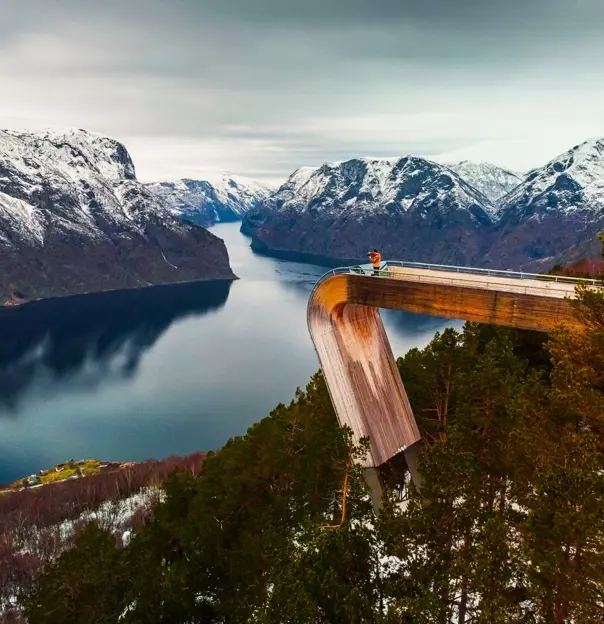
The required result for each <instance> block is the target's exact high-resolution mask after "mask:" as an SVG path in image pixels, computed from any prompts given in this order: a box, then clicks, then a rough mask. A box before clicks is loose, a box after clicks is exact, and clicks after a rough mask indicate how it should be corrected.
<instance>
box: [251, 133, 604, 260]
mask: <svg viewBox="0 0 604 624" xmlns="http://www.w3.org/2000/svg"><path fill="white" fill-rule="evenodd" d="M520 176H521V174H518V173H515V172H512V171H506V170H503V169H501V168H499V167H495V166H494V165H489V164H485V163H481V164H472V163H469V162H467V161H465V162H462V163H458V164H456V165H449V166H443V165H439V164H437V163H434V162H431V161H428V160H425V159H423V158H415V157H412V156H408V157H405V158H400V159H391V160H386V159H368V158H359V159H353V160H349V161H347V162H340V163H332V164H327V165H323V166H322V167H320V168H318V169H310V168H304V169H301V170H298V171H296V172H294V174H292V176H291V177H290V178H289V179H288V180H287V182H286V183H285V184H284V185H283V186H282V187H281V188H280V189H279V190H278V191H277V192H276V193H274V194H273V195H272V196H270V197H269V198H267V199H266V200H265V201H263V202H262V203H261V204H260V205H259V206H258V207H257V208H255V209H254V210H250V211H249V212H248V214H247V215H246V216H245V217H244V220H243V224H242V231H244V232H246V233H249V234H251V235H252V246H253V247H254V248H255V249H257V250H258V251H263V252H266V253H271V254H273V255H280V256H289V257H298V258H300V259H303V257H304V256H306V258H307V259H309V260H315V261H317V260H321V261H322V262H325V263H326V264H332V263H333V262H339V261H346V260H352V261H360V260H363V261H366V251H367V249H369V248H374V247H377V248H379V249H380V250H381V251H382V253H383V256H384V257H385V258H393V259H399V260H415V261H428V262H436V263H450V264H459V265H473V266H490V267H494V268H502V269H520V268H523V269H526V270H538V271H542V270H545V269H548V268H549V267H551V266H553V265H554V264H555V263H557V262H567V261H572V260H576V259H578V258H581V257H590V256H594V257H595V256H597V255H599V254H598V251H599V243H598V242H597V240H596V234H597V233H598V232H599V231H601V230H604V140H593V141H587V142H585V143H583V144H581V145H578V146H576V147H574V148H572V149H571V150H569V151H568V152H566V153H565V154H562V155H561V156H558V157H557V158H555V159H554V160H552V161H551V162H549V163H548V164H547V165H545V166H544V167H542V168H538V169H533V170H532V171H530V172H529V173H528V174H527V175H526V177H524V178H523V179H521V178H520ZM510 187H511V190H510ZM506 191H507V192H506Z"/></svg>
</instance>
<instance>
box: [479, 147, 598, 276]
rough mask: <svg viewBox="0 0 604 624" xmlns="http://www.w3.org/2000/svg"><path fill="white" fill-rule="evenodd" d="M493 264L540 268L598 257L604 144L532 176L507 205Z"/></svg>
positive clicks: (572, 151) (491, 258) (581, 150)
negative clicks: (597, 235)
mask: <svg viewBox="0 0 604 624" xmlns="http://www.w3.org/2000/svg"><path fill="white" fill-rule="evenodd" d="M501 213H502V217H501V223H500V226H499V228H498V232H497V238H496V240H495V241H494V244H493V248H492V249H491V251H490V252H489V255H488V261H489V264H491V265H493V264H495V263H497V264H500V263H502V262H503V263H508V264H514V265H517V264H518V265H522V266H527V267H529V268H531V267H533V268H538V267H539V266H540V265H542V264H553V263H554V262H567V261H570V260H576V259H578V258H580V257H589V256H594V257H595V256H596V255H597V252H598V247H599V245H598V242H597V240H596V234H597V233H598V232H599V231H600V230H602V229H604V140H602V139H600V140H592V141H585V142H584V143H582V144H580V145H576V146H575V147H573V148H572V149H570V150H569V151H567V152H565V153H564V154H561V155H560V156H558V157H557V158H554V159H553V160H551V161H550V162H549V163H547V164H546V165H545V166H544V167H541V168H539V169H534V170H532V171H531V172H530V173H529V174H528V175H527V177H526V179H525V180H524V181H523V182H522V183H521V184H520V185H519V186H518V187H517V188H515V189H514V190H513V191H512V192H511V193H510V194H509V195H507V196H506V197H505V198H504V199H503V202H502V205H501Z"/></svg>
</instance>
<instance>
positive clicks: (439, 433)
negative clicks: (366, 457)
mask: <svg viewBox="0 0 604 624" xmlns="http://www.w3.org/2000/svg"><path fill="white" fill-rule="evenodd" d="M577 295H578V297H577V301H576V303H575V304H574V305H575V308H576V313H577V314H578V315H580V316H581V318H582V319H583V321H584V322H585V332H583V333H579V334H572V333H569V332H567V331H566V330H565V329H564V328H560V329H559V330H557V331H556V332H554V333H553V334H552V335H551V336H543V335H537V334H532V333H526V332H518V331H513V330H508V329H504V328H495V327H490V326H479V325H475V324H471V323H468V324H466V325H465V326H464V328H463V331H461V332H456V331H454V330H452V329H448V330H446V331H444V332H443V333H442V334H437V335H436V336H435V337H434V339H433V341H432V342H431V343H430V344H429V345H428V346H427V347H426V348H425V349H423V350H418V349H414V350H411V351H410V352H409V353H407V354H406V355H405V357H403V358H400V359H399V360H398V366H399V369H400V372H401V375H402V377H403V379H404V382H405V386H406V388H407V391H408V393H409V397H410V400H411V403H412V405H413V406H414V410H415V412H416V416H417V418H418V422H419V423H420V427H421V429H422V432H423V434H424V445H423V449H422V452H421V459H420V467H421V471H422V473H423V484H422V491H421V496H420V494H419V493H418V492H416V491H415V489H414V487H413V485H411V484H410V483H409V482H408V479H406V478H405V476H404V473H403V471H400V470H398V472H397V470H396V469H395V468H394V467H393V468H392V470H391V471H390V472H387V473H385V474H384V478H385V479H386V481H387V482H389V483H390V484H391V485H392V487H391V488H388V489H387V490H386V494H385V502H384V507H383V509H382V510H381V511H380V513H379V514H378V515H377V516H375V514H374V512H373V509H372V507H371V504H370V502H369V497H368V495H367V490H366V486H365V482H364V479H363V476H362V473H361V470H360V469H359V468H358V467H356V465H355V463H354V461H353V460H354V459H355V458H356V457H359V456H360V455H362V453H363V452H364V448H365V444H362V445H361V446H360V447H354V446H353V444H352V442H351V438H350V435H349V432H348V431H347V430H345V429H342V428H339V427H338V426H337V422H336V418H335V415H334V412H333V409H332V405H331V402H330V399H329V394H328V392H327V388H326V386H325V383H324V380H323V378H322V376H321V375H320V374H317V375H315V376H314V377H313V379H312V380H311V381H310V383H309V384H308V386H307V387H306V390H305V391H300V390H299V391H298V392H297V394H296V397H295V400H293V401H292V402H291V404H289V405H279V406H277V407H276V408H275V410H273V412H272V413H271V414H270V415H269V416H268V417H266V418H265V419H263V420H262V421H260V422H259V423H257V424H256V425H254V426H253V427H251V428H250V429H249V431H248V432H247V434H246V435H245V436H242V437H239V438H235V439H232V440H230V441H229V442H228V443H227V444H226V445H225V446H224V447H223V448H222V449H221V450H220V451H219V452H216V453H210V454H209V455H208V457H207V458H206V459H205V462H204V466H203V470H202V471H201V473H200V474H197V475H196V474H193V473H192V472H191V471H186V470H177V471H175V472H174V473H173V474H172V475H171V476H170V477H169V479H168V481H167V483H166V485H165V497H164V499H163V500H162V501H158V502H157V503H156V504H155V506H154V509H153V514H151V515H149V516H148V518H147V519H146V520H145V522H142V523H141V524H140V525H139V526H138V528H137V529H136V531H135V533H134V536H133V538H132V539H131V540H130V541H129V542H128V543H127V544H123V543H119V541H118V542H117V543H116V538H115V536H114V535H113V534H111V533H110V532H108V531H106V530H104V529H103V528H101V527H99V526H98V525H97V524H94V523H91V524H90V525H88V526H86V527H85V528H84V529H83V530H82V531H81V532H80V533H79V536H78V538H77V540H76V542H75V545H74V546H73V547H72V548H71V549H69V550H67V551H65V552H64V553H63V554H62V555H61V556H59V557H57V558H56V559H55V560H53V561H52V562H51V563H49V564H48V565H47V566H46V567H45V569H44V572H43V573H42V575H41V576H40V578H39V580H38V583H37V585H36V587H35V589H33V590H31V591H29V592H26V593H25V594H24V595H23V596H21V601H22V605H23V608H24V614H25V616H26V618H27V621H28V622H30V623H31V624H45V623H51V622H52V623H53V624H54V623H56V622H70V623H74V624H76V623H81V624H89V623H91V622H95V623H98V624H102V623H110V622H111V623H113V622H118V621H119V622H126V623H137V624H139V623H140V624H143V623H161V622H166V623H168V622H170V623H177V622H182V623H185V622H187V623H193V622H200V623H201V622H208V623H209V622H221V623H233V624H234V623H240V622H241V623H243V622H263V623H267V624H268V623H272V622H274V623H287V622H291V623H294V622H300V623H320V622H325V623H327V622H329V623H342V624H344V623H353V622H354V623H361V622H372V623H381V622H383V623H388V622H408V623H418V624H419V623H434V622H436V623H442V624H444V623H449V622H458V623H460V624H468V623H477V624H478V623H484V624H487V623H488V624H494V623H500V622H501V623H504V622H505V623H510V622H519V623H520V622H522V623H525V622H526V623H528V622H531V623H533V622H534V623H541V622H542V623H558V624H561V623H563V622H564V623H569V622H573V623H579V622H580V623H582V624H589V623H592V622H593V623H598V624H600V623H601V622H602V621H604V455H603V450H604V444H603V441H604V437H603V435H602V434H603V432H602V427H603V426H604V292H603V291H598V290H590V289H588V288H581V287H579V288H578V290H577ZM344 490H345V492H344ZM344 493H345V494H346V496H345V497H344ZM344 498H345V499H346V513H345V514H344V515H343V514H342V504H343V501H344Z"/></svg>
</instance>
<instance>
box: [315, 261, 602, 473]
mask: <svg viewBox="0 0 604 624" xmlns="http://www.w3.org/2000/svg"><path fill="white" fill-rule="evenodd" d="M578 283H587V284H590V285H596V284H598V283H599V282H597V281H596V280H579V279H572V278H566V277H560V276H550V275H535V274H526V273H515V272H511V271H493V270H486V269H470V268H467V267H452V266H442V265H429V264H419V263H404V262H388V263H384V264H383V265H382V268H381V270H380V274H379V276H373V275H372V269H371V267H370V266H365V265H364V266H357V267H345V268H341V269H334V270H332V271H329V272H328V273H326V274H325V275H324V276H323V277H322V278H321V279H320V280H319V281H318V282H317V284H316V285H315V288H314V290H313V292H312V294H311V296H310V299H309V303H308V328H309V331H310V335H311V338H312V341H313V343H314V345H315V349H316V351H317V355H318V357H319V361H320V364H321V368H322V370H323V374H324V376H325V380H326V382H327V386H328V388H329V392H330V395H331V399H332V402H333V405H334V408H335V411H336V414H337V417H338V420H339V422H340V424H341V425H348V426H349V427H350V428H351V429H352V431H353V435H354V440H355V442H358V440H359V439H360V438H363V437H369V438H370V452H369V454H368V456H367V458H366V460H365V467H366V468H376V467H379V466H381V465H382V464H384V463H385V462H386V461H388V460H389V459H391V458H392V457H394V456H395V455H397V454H398V453H400V452H401V451H405V456H406V458H407V460H408V461H407V463H408V464H409V468H410V470H411V472H412V476H413V477H414V478H415V479H416V480H417V479H418V477H419V475H417V474H415V475H414V474H413V472H414V469H413V467H414V461H413V457H412V456H413V455H414V453H415V450H416V448H417V447H416V446H415V447H414V445H415V443H416V442H418V441H419V440H420V433H419V430H418V427H417V424H416V422H415V417H414V415H413V410H412V409H411V406H410V404H409V400H408V398H407V394H406V392H405V388H404V386H403V383H402V381H401V377H400V375H399V373H398V370H397V367H396V362H395V359H394V355H393V354H392V350H391V348H390V344H389V342H388V337H387V335H386V332H385V330H384V325H383V323H382V319H381V317H380V313H379V308H390V309H395V310H405V311H408V312H415V313H419V314H427V315H431V316H438V317H444V318H452V319H461V320H467V321H476V322H480V323H489V324H495V325H504V326H508V327H516V328H520V329H529V330H536V331H542V332H549V331H551V330H552V329H553V328H554V327H555V326H556V325H557V324H559V323H562V322H564V323H565V324H567V325H568V326H570V327H578V326H579V325H578V321H577V320H576V319H575V318H574V316H573V313H572V308H571V306H570V305H569V303H568V301H567V300H566V299H565V298H566V297H573V295H574V290H575V286H576V285H577V284H578Z"/></svg>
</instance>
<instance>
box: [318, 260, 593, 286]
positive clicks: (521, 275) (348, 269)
mask: <svg viewBox="0 0 604 624" xmlns="http://www.w3.org/2000/svg"><path fill="white" fill-rule="evenodd" d="M388 267H401V268H409V269H426V270H430V271H443V272H447V273H464V274H469V275H481V276H484V275H488V276H492V277H505V278H508V279H521V280H522V279H530V280H539V281H544V282H559V283H562V284H586V285H589V286H601V285H602V284H603V282H602V280H597V279H591V278H584V277H567V276H566V275H547V274H545V273H525V272H524V271H506V270H502V269H481V268H477V267H463V266H454V265H450V264H432V263H428V262H406V261H401V260H389V261H387V262H383V263H382V265H381V267H380V270H379V272H378V275H381V276H383V277H388V276H389V275H390V273H389V271H388ZM339 274H357V275H374V274H375V272H374V268H373V266H372V265H371V264H359V265H351V266H344V267H337V268H335V269H331V270H330V271H327V273H325V274H323V275H322V276H321V277H320V278H319V280H318V283H320V282H322V281H323V280H325V279H327V278H328V277H330V276H332V275H339Z"/></svg>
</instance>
